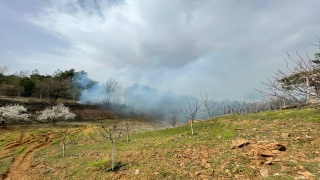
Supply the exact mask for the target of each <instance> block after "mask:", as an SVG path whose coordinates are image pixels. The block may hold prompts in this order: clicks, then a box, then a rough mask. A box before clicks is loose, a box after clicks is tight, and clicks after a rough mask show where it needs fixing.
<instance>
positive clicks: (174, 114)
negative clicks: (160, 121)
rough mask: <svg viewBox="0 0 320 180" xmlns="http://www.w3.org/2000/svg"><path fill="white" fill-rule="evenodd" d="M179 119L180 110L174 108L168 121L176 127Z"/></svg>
mask: <svg viewBox="0 0 320 180" xmlns="http://www.w3.org/2000/svg"><path fill="white" fill-rule="evenodd" d="M178 119H179V111H177V110H176V108H174V109H173V110H172V112H171V115H170V117H169V118H168V122H169V123H170V125H171V126H172V127H175V126H176V125H177V123H178Z"/></svg>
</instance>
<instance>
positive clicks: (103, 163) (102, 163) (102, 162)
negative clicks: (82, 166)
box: [88, 159, 107, 168]
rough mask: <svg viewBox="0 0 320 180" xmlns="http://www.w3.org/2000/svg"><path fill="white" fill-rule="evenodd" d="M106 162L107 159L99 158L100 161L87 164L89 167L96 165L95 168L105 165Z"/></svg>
mask: <svg viewBox="0 0 320 180" xmlns="http://www.w3.org/2000/svg"><path fill="white" fill-rule="evenodd" d="M106 163H107V161H106V160H104V159H102V160H100V161H94V162H90V163H89V164H88V166H90V167H96V168H101V167H103V166H105V165H106Z"/></svg>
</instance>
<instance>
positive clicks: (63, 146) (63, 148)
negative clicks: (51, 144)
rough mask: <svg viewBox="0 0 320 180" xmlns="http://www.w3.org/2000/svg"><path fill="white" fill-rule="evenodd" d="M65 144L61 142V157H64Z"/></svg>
mask: <svg viewBox="0 0 320 180" xmlns="http://www.w3.org/2000/svg"><path fill="white" fill-rule="evenodd" d="M65 147H66V143H65V142H64V140H63V141H62V157H64V151H65Z"/></svg>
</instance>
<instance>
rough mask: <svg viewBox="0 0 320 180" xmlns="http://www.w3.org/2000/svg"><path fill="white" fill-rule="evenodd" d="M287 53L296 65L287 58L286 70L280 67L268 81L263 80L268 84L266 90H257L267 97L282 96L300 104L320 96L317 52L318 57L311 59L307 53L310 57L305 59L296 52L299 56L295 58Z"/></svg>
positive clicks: (319, 69)
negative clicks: (291, 64)
mask: <svg viewBox="0 0 320 180" xmlns="http://www.w3.org/2000/svg"><path fill="white" fill-rule="evenodd" d="M287 55H288V59H289V61H290V62H291V63H293V64H294V67H293V68H292V67H291V66H290V65H289V62H288V60H285V61H286V63H287V68H286V70H285V71H283V70H280V69H279V70H278V71H277V72H276V73H275V74H274V75H273V76H271V77H269V78H268V79H267V80H268V81H267V82H262V83H263V84H264V85H266V86H267V88H266V90H258V89H256V90H257V91H258V92H260V93H262V94H263V95H265V96H267V97H280V98H282V99H284V100H288V101H292V102H295V103H296V104H299V105H302V104H304V103H305V102H312V101H313V100H314V99H317V98H320V67H319V63H318V61H319V58H320V56H317V54H316V55H315V56H316V58H318V59H317V60H311V59H310V58H309V56H308V54H307V58H308V59H307V60H305V59H303V58H302V57H301V56H300V55H299V54H298V53H297V52H296V55H297V57H298V58H297V59H296V60H294V59H292V58H291V57H290V55H289V54H287Z"/></svg>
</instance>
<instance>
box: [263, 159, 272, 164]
mask: <svg viewBox="0 0 320 180" xmlns="http://www.w3.org/2000/svg"><path fill="white" fill-rule="evenodd" d="M264 164H266V165H271V164H272V161H270V160H269V161H266V162H264Z"/></svg>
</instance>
